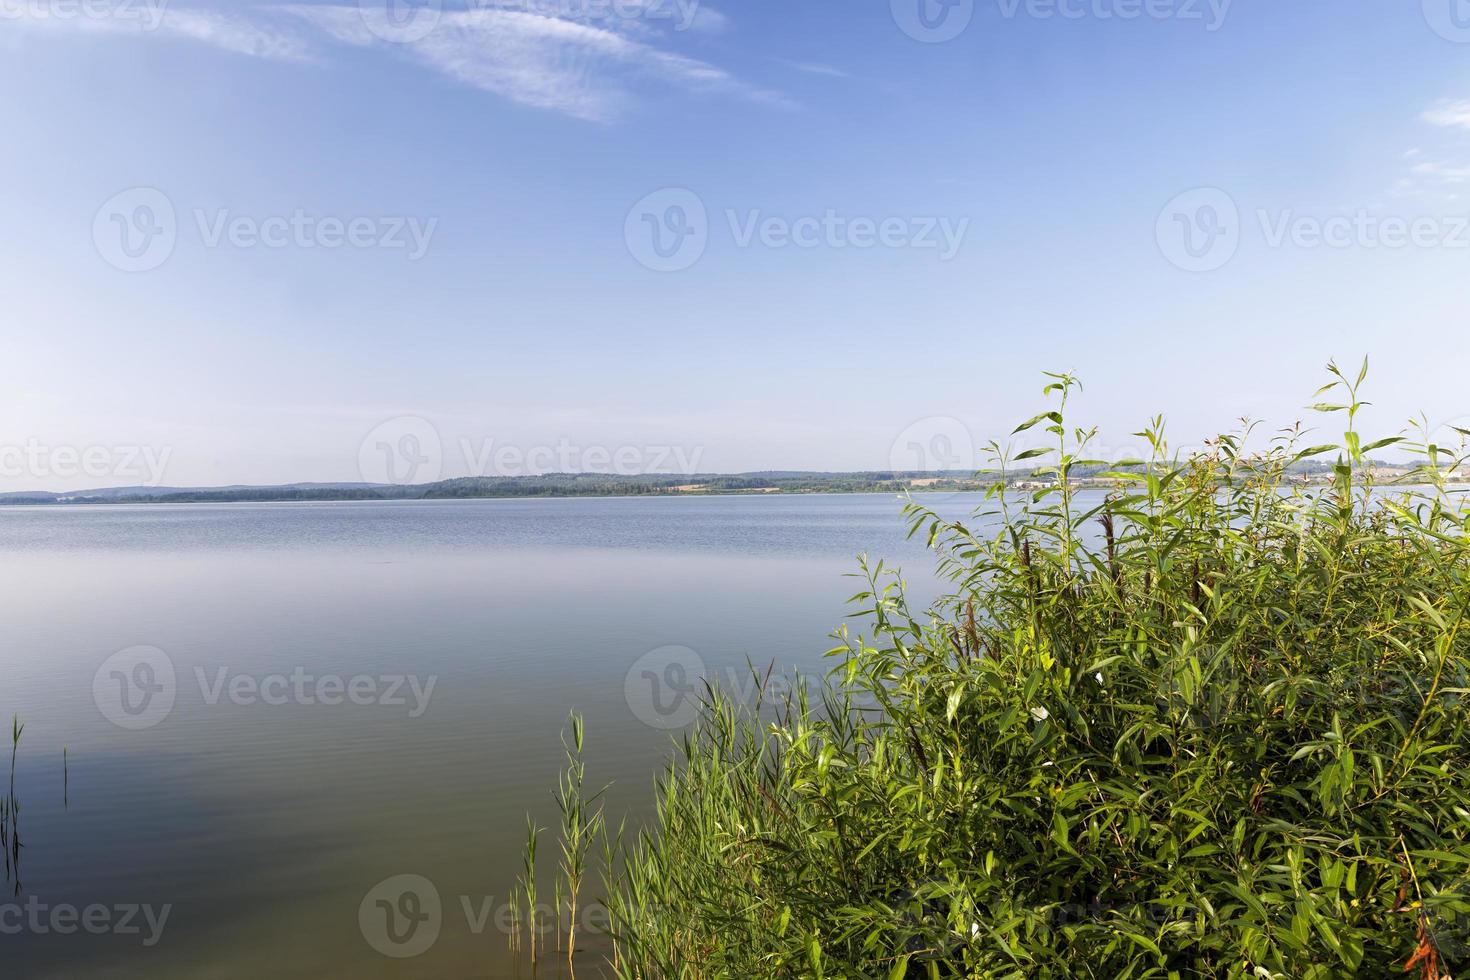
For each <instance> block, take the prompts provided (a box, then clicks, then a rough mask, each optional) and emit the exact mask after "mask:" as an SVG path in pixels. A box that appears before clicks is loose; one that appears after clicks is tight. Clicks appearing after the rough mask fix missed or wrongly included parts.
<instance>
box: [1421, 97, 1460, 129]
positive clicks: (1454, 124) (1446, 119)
mask: <svg viewBox="0 0 1470 980" xmlns="http://www.w3.org/2000/svg"><path fill="white" fill-rule="evenodd" d="M1420 118H1421V119H1423V120H1424V121H1425V122H1427V123H1430V124H1431V125H1435V126H1445V127H1450V128H1455V129H1470V100H1462V101H1452V100H1450V99H1445V100H1444V101H1442V102H1440V103H1438V104H1437V105H1435V106H1434V107H1433V108H1430V109H1426V110H1425V111H1424V113H1423V114H1422V115H1421V116H1420Z"/></svg>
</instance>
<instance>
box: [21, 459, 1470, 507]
mask: <svg viewBox="0 0 1470 980" xmlns="http://www.w3.org/2000/svg"><path fill="white" fill-rule="evenodd" d="M1379 469H1380V471H1381V472H1380V473H1379V479H1380V480H1381V484H1382V485H1383V486H1385V487H1389V486H1395V485H1397V486H1405V487H1407V486H1414V485H1422V484H1420V483H1419V481H1413V477H1414V476H1416V475H1417V474H1415V473H1414V472H1413V471H1412V470H1409V469H1407V468H1404V467H1390V466H1380V467H1379ZM996 477H999V474H996ZM1411 481H1412V482H1411ZM1461 481H1470V476H1462V477H1461V478H1460V479H1458V480H1456V481H1454V483H1453V486H1454V487H1455V489H1457V490H1460V489H1470V487H1466V486H1463V485H1462V482H1461ZM996 482H997V479H996V478H995V477H989V476H985V477H983V478H977V477H976V476H974V475H966V476H960V475H957V474H943V475H937V476H936V475H935V474H933V473H923V472H909V473H791V472H781V473H749V474H720V475H699V476H687V475H682V474H676V475H650V476H617V475H609V474H596V473H581V474H549V475H545V476H530V477H509V478H503V479H501V478H482V477H476V478H466V479H457V480H443V481H439V482H436V483H426V484H418V485H408V486H395V485H388V484H289V485H284V486H274V487H270V486H262V487H246V486H232V487H216V488H185V487H113V488H103V489H96V490H83V491H76V492H69V493H52V492H42V491H34V492H27V491H20V492H12V493H4V494H0V506H102V505H107V504H199V503H330V502H339V501H390V500H537V499H543V500H544V499H566V498H597V497H604V498H618V497H622V498H631V497H686V498H698V497H776V496H796V495H802V496H807V495H839V494H895V495H901V494H905V493H909V494H913V495H914V496H916V497H926V496H931V495H935V494H954V493H984V492H986V491H987V490H990V489H991V488H992V487H993V486H994V485H995V483H996ZM1005 482H1006V486H1007V487H1008V488H1009V489H1011V490H1015V491H1019V492H1027V491H1039V490H1044V489H1048V488H1049V487H1052V486H1055V482H1054V481H1051V480H1047V479H1043V478H1038V476H1037V475H1035V474H1013V475H1010V476H1009V477H1007V478H1006V479H1005ZM1289 484H1290V485H1292V486H1300V487H1328V486H1331V485H1332V472H1331V468H1330V467H1326V466H1320V465H1318V466H1313V467H1309V468H1304V469H1301V470H1299V471H1293V472H1292V474H1291V476H1290V477H1289ZM1124 485H1125V484H1124V483H1122V482H1121V481H1119V480H1117V479H1115V478H1112V477H1094V476H1083V477H1079V478H1076V479H1073V480H1072V481H1071V482H1070V486H1071V487H1072V488H1073V489H1076V490H1115V489H1120V488H1121V487H1123V486H1124Z"/></svg>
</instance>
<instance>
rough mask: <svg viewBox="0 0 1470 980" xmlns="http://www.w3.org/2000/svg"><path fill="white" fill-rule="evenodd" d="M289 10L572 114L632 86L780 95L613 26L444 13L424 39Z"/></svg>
mask: <svg viewBox="0 0 1470 980" xmlns="http://www.w3.org/2000/svg"><path fill="white" fill-rule="evenodd" d="M287 9H289V10H290V11H291V12H292V13H295V14H297V15H298V16H300V17H302V18H303V19H304V20H306V21H307V22H309V23H311V24H312V25H314V26H315V27H316V28H317V29H319V30H320V31H322V32H324V33H325V34H326V35H327V36H329V37H331V38H333V39H334V40H336V41H339V42H341V43H344V44H351V45H357V46H373V47H379V48H390V49H401V50H403V51H405V52H406V53H408V54H409V56H410V57H412V58H414V59H415V60H417V61H418V62H420V63H421V64H423V65H425V66H427V67H429V68H431V69H433V70H435V71H437V72H439V73H441V74H443V75H446V76H448V77H450V78H452V79H455V80H456V81H459V82H462V83H464V84H466V85H471V86H474V87H475V88H479V89H483V90H485V91H487V92H493V93H495V94H496V95H500V96H503V97H505V98H507V99H510V100H512V101H514V102H517V103H520V104H522V105H528V106H533V107H535V108H538V109H551V110H554V111H557V112H562V113H565V114H567V115H570V116H574V117H576V118H578V119H586V120H593V121H602V122H605V121H609V120H611V119H614V118H616V117H617V116H619V115H621V114H622V113H623V112H624V111H626V110H627V109H628V108H629V106H630V105H631V104H632V103H633V102H634V101H635V93H634V89H635V87H636V85H638V84H639V83H647V82H661V83H664V84H667V85H671V86H675V87H677V88H680V89H682V90H685V91H693V92H696V93H703V94H717V95H729V96H736V97H739V98H746V99H754V100H759V101H771V102H780V101H782V99H781V97H780V96H778V95H776V94H775V93H770V92H766V91H764V90H762V89H759V88H757V87H754V86H751V85H748V84H746V83H744V82H742V81H740V80H739V79H737V78H735V77H734V76H733V75H731V74H730V73H729V72H727V71H725V70H723V69H721V68H717V67H715V66H714V65H711V64H708V63H706V62H703V61H699V60H696V59H694V58H689V57H686V56H684V55H680V54H676V53H674V52H671V51H667V50H664V49H663V48H660V47H657V46H655V45H654V44H653V43H650V42H648V41H646V40H643V39H641V38H635V37H630V36H628V34H627V33H624V32H622V31H620V30H612V29H609V28H607V27H602V26H593V25H591V24H588V23H582V22H578V21H574V20H570V19H566V18H561V17H550V16H545V15H542V14H532V13H525V12H523V11H520V10H514V9H498V8H494V9H488V8H480V9H475V10H460V11H445V12H444V13H443V14H442V15H441V16H440V18H439V20H438V22H437V23H436V25H435V26H434V28H433V29H432V30H430V31H428V32H427V33H426V34H425V35H424V36H423V37H421V38H416V39H412V40H405V41H404V42H402V43H389V42H385V41H383V40H381V38H379V37H378V36H377V35H376V34H375V33H374V32H372V31H370V30H368V29H367V28H366V27H365V26H364V23H363V21H362V18H361V16H360V15H359V12H358V10H357V8H353V7H336V6H333V7H323V6H305V5H298V6H293V7H290V8H287Z"/></svg>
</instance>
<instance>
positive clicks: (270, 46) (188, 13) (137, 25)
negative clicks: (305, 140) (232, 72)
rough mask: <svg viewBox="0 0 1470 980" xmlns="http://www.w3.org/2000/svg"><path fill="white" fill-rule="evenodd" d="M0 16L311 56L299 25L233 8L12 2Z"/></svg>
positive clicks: (29, 24) (260, 54) (255, 52)
mask: <svg viewBox="0 0 1470 980" xmlns="http://www.w3.org/2000/svg"><path fill="white" fill-rule="evenodd" d="M62 10H66V11H67V12H65V13H63V12H61V11H62ZM4 20H5V22H7V23H10V24H13V25H15V26H16V27H18V28H21V29H31V30H42V31H52V32H58V33H60V32H68V31H70V32H79V33H88V34H113V35H121V36H137V37H154V38H160V39H163V40H188V41H195V42H199V43H203V44H207V45H210V46H211V47H215V48H219V49H220V50H223V51H229V52H231V53H233V54H240V55H247V56H249V57H253V58H265V59H269V60H272V61H309V60H311V54H310V50H311V44H310V42H309V40H308V39H307V38H305V37H303V36H302V35H301V33H300V32H299V31H294V30H291V29H290V28H289V27H285V28H283V27H282V26H281V25H278V24H274V23H270V22H268V21H265V20H260V19H255V18H247V17H243V16H240V15H237V14H225V13H219V12H216V11H212V10H185V9H178V8H174V7H168V6H166V5H165V0H148V2H146V3H136V4H117V5H114V6H108V5H106V4H100V5H95V6H93V7H90V8H88V7H86V5H79V6H77V7H75V8H60V7H53V8H48V7H47V6H46V5H45V4H17V5H15V7H14V9H12V10H11V11H10V13H9V14H7V15H6V17H5V18H4Z"/></svg>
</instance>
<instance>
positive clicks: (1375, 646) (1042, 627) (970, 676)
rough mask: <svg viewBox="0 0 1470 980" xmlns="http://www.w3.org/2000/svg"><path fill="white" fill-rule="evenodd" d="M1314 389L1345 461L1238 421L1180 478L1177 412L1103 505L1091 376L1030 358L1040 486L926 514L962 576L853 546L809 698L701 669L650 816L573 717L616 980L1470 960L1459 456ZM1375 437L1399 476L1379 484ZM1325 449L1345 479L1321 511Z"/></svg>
mask: <svg viewBox="0 0 1470 980" xmlns="http://www.w3.org/2000/svg"><path fill="white" fill-rule="evenodd" d="M1329 370H1330V372H1331V374H1332V380H1331V383H1330V384H1328V385H1327V386H1326V387H1325V388H1323V389H1321V390H1320V391H1319V392H1318V398H1319V399H1321V398H1322V397H1323V396H1328V397H1329V398H1330V399H1331V400H1330V401H1325V402H1320V403H1319V405H1318V406H1316V407H1317V408H1318V410H1319V411H1321V412H1324V413H1326V414H1328V415H1329V416H1333V417H1335V418H1336V419H1340V420H1341V421H1342V423H1343V425H1342V427H1341V429H1340V430H1339V431H1342V432H1343V434H1342V436H1341V437H1340V439H1339V441H1338V442H1336V443H1333V444H1331V445H1325V446H1322V445H1319V446H1308V445H1304V444H1302V443H1301V442H1299V441H1298V438H1297V437H1298V435H1299V433H1297V432H1296V431H1295V430H1293V431H1290V432H1288V433H1286V434H1284V435H1282V436H1281V437H1280V438H1278V439H1275V440H1273V441H1272V443H1271V445H1270V448H1268V449H1265V450H1263V451H1260V452H1252V453H1247V452H1246V451H1245V450H1244V449H1243V448H1242V447H1243V446H1244V444H1245V442H1246V437H1247V436H1248V435H1249V432H1248V430H1247V431H1241V432H1238V433H1236V434H1233V435H1226V436H1222V437H1221V438H1220V439H1219V440H1218V441H1217V442H1215V443H1213V444H1211V446H1210V447H1209V448H1208V449H1207V450H1205V451H1203V452H1199V453H1196V454H1193V455H1191V456H1190V457H1189V458H1188V459H1187V460H1184V461H1179V460H1177V459H1176V458H1174V457H1173V456H1172V455H1171V454H1170V453H1169V452H1168V451H1167V443H1166V442H1165V438H1164V432H1163V429H1162V423H1161V422H1160V423H1156V424H1154V425H1152V426H1151V427H1150V429H1149V431H1148V433H1147V435H1148V438H1149V441H1150V443H1151V444H1152V446H1153V448H1154V455H1153V458H1152V459H1151V460H1149V461H1148V462H1147V463H1146V464H1145V465H1144V466H1143V467H1142V468H1141V469H1139V470H1137V471H1133V472H1119V471H1109V472H1110V477H1109V478H1113V479H1117V480H1118V481H1119V482H1120V484H1121V487H1120V489H1119V490H1118V491H1117V492H1116V493H1112V494H1109V495H1107V497H1106V498H1105V499H1103V500H1101V501H1098V500H1096V499H1093V498H1079V497H1077V496H1076V495H1075V493H1074V491H1075V490H1076V489H1077V487H1076V486H1075V484H1074V481H1073V479H1072V478H1073V477H1074V476H1075V475H1076V474H1075V470H1076V469H1077V468H1079V467H1082V466H1087V465H1091V464H1089V463H1088V462H1087V459H1088V456H1089V453H1088V443H1089V442H1090V441H1091V440H1092V439H1093V437H1094V430H1089V429H1085V428H1076V427H1074V425H1073V424H1072V423H1071V421H1070V420H1069V419H1068V418H1067V415H1066V410H1067V403H1068V399H1069V395H1070V394H1071V393H1072V392H1073V390H1074V389H1075V388H1076V387H1077V382H1076V379H1075V378H1073V377H1072V376H1070V375H1050V376H1049V379H1050V381H1049V383H1048V384H1047V386H1046V388H1045V392H1044V394H1045V395H1046V396H1049V397H1050V399H1051V400H1052V405H1053V408H1052V409H1051V410H1049V411H1046V412H1043V413H1042V414H1041V415H1038V416H1037V417H1036V418H1034V419H1032V420H1031V421H1029V422H1026V423H1023V424H1022V425H1021V426H1020V427H1019V428H1018V429H1017V430H1016V432H1017V433H1019V432H1022V431H1028V430H1034V431H1035V432H1037V433H1045V434H1047V435H1048V436H1049V437H1050V438H1051V447H1052V448H1050V449H1032V450H1028V451H1027V452H1026V453H1025V454H1024V455H1025V456H1027V457H1028V458H1033V459H1039V460H1041V461H1042V462H1044V463H1045V464H1047V465H1046V467H1045V469H1044V470H1042V471H1040V475H1041V476H1042V477H1045V476H1046V475H1050V476H1051V477H1053V480H1052V481H1051V483H1050V485H1049V486H1048V487H1044V488H1042V489H1039V490H1037V491H1035V492H1013V489H1012V487H1010V486H1008V485H1006V484H1000V485H996V486H993V487H992V488H991V489H990V490H989V491H988V492H987V494H986V496H985V497H984V499H983V501H982V502H981V503H980V504H979V505H978V507H977V508H976V511H975V515H974V517H973V518H966V519H965V520H963V521H956V520H954V519H953V518H948V517H944V516H941V515H939V514H937V513H935V512H934V511H933V510H931V509H929V508H928V507H926V506H925V505H924V503H923V502H922V500H921V499H919V498H918V497H917V495H916V497H915V499H913V500H911V501H910V502H909V504H908V506H907V508H906V519H907V523H908V527H909V530H910V535H911V536H912V537H915V538H916V539H918V540H922V541H926V542H927V544H928V545H929V547H930V548H931V550H932V551H933V553H934V556H935V560H936V561H937V563H938V568H939V572H940V574H941V577H942V578H943V579H944V580H945V581H946V582H947V583H948V587H947V590H946V591H947V594H946V595H944V596H942V597H941V598H940V599H938V600H936V601H935V602H934V603H933V604H932V605H929V606H928V607H926V608H919V607H916V606H910V604H909V602H908V599H907V597H906V592H905V586H904V582H903V579H902V577H901V576H900V575H899V574H898V572H897V571H896V570H894V569H891V568H888V567H886V566H885V565H884V564H883V563H882V562H876V563H870V562H869V561H868V560H867V559H863V560H862V562H861V566H860V570H859V572H858V573H857V574H856V575H855V576H854V577H855V578H856V579H858V580H859V581H860V582H861V584H860V585H859V586H858V589H859V590H860V591H858V592H857V594H856V595H855V596H854V597H853V599H852V602H853V603H854V605H855V609H856V611H855V616H854V620H853V622H854V625H853V626H851V627H844V628H842V629H840V630H838V631H837V632H836V633H835V634H834V638H835V640H836V645H835V646H834V647H833V649H832V650H830V651H828V655H829V656H830V657H832V658H833V659H834V662H835V664H836V666H835V668H834V669H833V671H832V672H831V674H830V675H829V677H828V678H827V680H826V681H825V683H824V684H823V685H822V686H821V687H820V689H817V688H816V687H815V686H806V685H802V684H797V685H795V686H794V687H792V688H787V689H786V693H784V694H783V695H780V696H777V695H775V694H772V695H771V697H770V698H769V702H773V703H760V702H765V701H767V699H766V698H761V699H758V703H757V704H756V705H754V706H752V705H750V704H748V703H745V702H743V701H742V700H741V699H740V698H739V697H738V696H736V695H734V694H733V693H731V692H728V691H725V690H722V689H721V688H720V687H719V686H718V685H711V686H709V687H708V688H707V690H706V696H705V699H704V702H703V705H702V713H701V715H700V717H699V719H698V720H697V721H696V722H695V723H694V724H693V726H692V727H691V728H690V729H688V730H686V731H685V732H684V733H682V735H680V736H679V737H678V739H677V740H676V744H675V746H674V749H673V755H672V757H671V758H670V760H669V761H668V763H667V767H666V769H665V770H664V772H663V774H662V776H661V777H660V778H659V780H658V782H657V785H656V787H655V790H654V793H653V800H652V817H651V819H650V820H649V821H648V822H647V823H646V824H640V825H638V826H627V825H625V824H623V823H622V822H620V821H617V820H616V819H615V818H614V817H612V816H611V815H607V814H605V813H604V803H603V800H602V797H601V794H596V795H591V796H588V795H586V794H584V793H583V791H582V787H583V785H584V779H585V778H586V776H587V775H588V774H587V773H586V771H585V769H584V768H583V766H582V762H581V758H582V748H583V743H584V738H585V739H587V740H592V739H595V738H596V733H593V732H584V728H583V725H582V723H581V721H580V719H578V718H577V717H576V716H575V715H574V716H573V723H572V733H573V734H572V738H571V740H570V741H569V742H568V743H567V750H568V756H569V761H568V768H567V772H566V775H565V776H564V777H563V779H562V781H561V783H560V786H559V789H558V791H557V793H556V798H557V802H558V805H559V807H560V809H561V812H562V814H563V815H567V814H571V815H572V816H573V817H574V819H571V820H569V821H568V822H567V826H565V827H563V828H561V829H560V830H559V831H557V830H553V831H550V832H548V834H547V836H548V837H551V838H553V839H552V840H550V841H548V842H546V843H548V844H549V845H550V846H551V849H552V850H556V849H557V847H558V845H559V848H560V853H561V854H563V855H566V856H567V857H566V858H565V860H564V861H563V863H562V864H563V867H562V869H561V871H560V873H559V874H558V875H557V884H556V887H555V888H554V889H552V891H553V892H554V893H555V894H557V896H558V901H557V904H556V906H555V907H556V908H561V906H562V901H561V896H563V895H568V896H571V897H572V901H573V902H574V903H575V901H576V896H577V895H578V894H579V892H582V891H585V890H586V886H587V883H588V882H589V880H591V881H595V882H596V884H597V885H598V886H600V887H601V890H602V892H603V894H602V896H601V898H600V904H601V905H602V906H604V907H605V909H606V911H607V914H608V923H609V924H608V929H607V934H608V937H609V939H610V941H611V947H612V948H611V951H610V952H609V953H608V954H607V962H606V964H605V971H606V975H609V976H613V977H616V978H618V980H719V978H725V977H742V978H744V977H751V978H754V977H762V978H771V980H807V978H829V977H830V978H837V977H844V978H845V977H863V978H873V980H885V978H886V980H980V978H987V980H1045V978H1057V980H1062V978H1090V980H1152V978H1158V980H1172V978H1182V977H1199V978H1221V980H1223V978H1226V977H1231V978H1234V977H1250V978H1253V980H1255V978H1259V980H1338V978H1342V980H1347V978H1350V977H1390V976H1400V977H1413V978H1414V980H1449V977H1450V976H1451V974H1453V975H1454V976H1456V977H1464V976H1465V975H1466V974H1465V972H1464V971H1465V970H1466V969H1470V712H1467V708H1466V706H1467V703H1470V502H1467V500H1466V498H1465V497H1464V496H1463V495H1461V494H1456V493H1451V492H1449V489H1450V488H1449V484H1450V476H1451V474H1458V473H1459V472H1460V470H1461V468H1462V467H1463V466H1464V463H1465V461H1466V458H1467V455H1466V454H1467V447H1466V445H1465V441H1464V440H1461V442H1460V445H1459V446H1458V447H1457V448H1450V447H1440V446H1437V445H1435V444H1434V443H1433V440H1432V439H1430V438H1429V437H1428V435H1427V434H1426V433H1422V432H1421V433H1420V434H1418V436H1417V438H1416V436H1415V434H1413V433H1407V434H1401V435H1398V436H1394V437H1390V438H1388V439H1382V440H1376V441H1372V442H1369V441H1367V440H1366V439H1365V438H1363V437H1362V436H1361V435H1360V433H1359V431H1358V418H1357V417H1358V415H1359V413H1360V410H1361V409H1362V407H1363V405H1364V404H1365V403H1364V402H1363V400H1362V398H1361V397H1360V388H1361V386H1362V384H1363V381H1364V378H1365V377H1366V374H1367V364H1366V362H1365V364H1364V366H1363V369H1362V370H1361V371H1360V372H1357V373H1356V374H1344V373H1343V372H1342V371H1341V370H1339V368H1338V367H1337V366H1336V365H1329ZM1390 445H1392V446H1397V447H1399V448H1400V449H1401V450H1404V451H1408V452H1411V453H1416V454H1418V455H1419V457H1420V458H1421V459H1422V461H1423V465H1422V466H1420V467H1418V468H1417V469H1415V470H1414V471H1413V472H1414V478H1415V480H1416V483H1417V484H1418V485H1417V486H1412V487H1409V486H1405V487H1403V488H1401V489H1400V490H1398V491H1395V492H1388V493H1385V492H1383V491H1384V487H1383V486H1382V485H1381V484H1378V483H1377V482H1376V475H1377V474H1376V472H1375V469H1374V468H1373V467H1372V466H1371V464H1370V463H1369V457H1368V455H1367V454H1368V453H1370V452H1372V451H1374V450H1376V449H1380V448H1384V447H1387V446H1390ZM1322 456H1328V457H1329V458H1333V459H1334V462H1333V463H1331V464H1330V467H1329V469H1330V472H1331V483H1330V485H1329V486H1328V487H1327V489H1326V490H1325V492H1321V493H1315V492H1312V493H1309V492H1305V491H1304V490H1303V489H1302V484H1301V482H1300V481H1299V480H1297V479H1296V478H1295V470H1296V467H1297V466H1298V465H1299V464H1300V463H1301V462H1302V461H1303V460H1304V459H1309V458H1316V457H1322ZM979 528H986V530H984V531H981V530H977V529H979ZM761 690H762V692H765V691H766V690H767V688H766V687H765V686H764V685H763V686H762V688H761ZM537 837H538V832H537V831H536V830H535V829H534V828H533V829H532V832H531V834H530V839H529V841H528V854H529V855H531V856H532V859H531V860H529V861H528V862H527V875H526V877H525V878H524V879H523V880H522V882H521V887H522V895H523V896H524V898H525V903H524V905H522V906H520V907H521V908H522V909H523V910H528V911H526V913H525V916H524V918H523V919H522V920H519V921H521V925H522V927H523V928H524V929H525V931H526V932H527V933H529V934H532V935H534V934H535V933H536V932H537V931H538V926H539V925H540V923H539V922H538V919H537V913H536V911H535V909H536V908H537V906H536V902H537V894H538V893H537V887H538V886H537V884H536V873H535V863H534V853H535V848H536V845H537ZM557 838H559V839H557ZM589 853H590V854H592V855H595V856H597V857H598V858H599V860H598V865H599V867H598V869H597V870H598V872H599V875H598V877H597V878H595V879H589V878H588V876H587V874H586V868H585V859H586V856H587V855H588V854H589ZM540 894H541V895H543V896H544V895H546V894H548V891H547V890H546V889H544V888H543V889H542V890H541V891H540ZM558 932H561V930H560V929H558ZM518 937H519V933H517V934H516V935H513V936H512V937H511V944H512V947H513V948H516V949H521V950H524V949H525V947H524V946H522V945H520V944H518V942H517V939H518ZM566 938H567V944H566V945H567V948H568V953H567V956H568V957H570V955H571V952H570V951H571V950H572V949H574V948H575V937H574V936H572V935H570V934H568V935H567V936H566ZM541 956H542V957H544V958H547V959H550V958H551V957H552V954H551V951H550V950H549V949H547V948H543V949H542V951H541ZM530 958H531V959H532V961H533V964H534V962H535V960H536V959H537V953H536V949H535V947H532V948H531V949H530Z"/></svg>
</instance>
